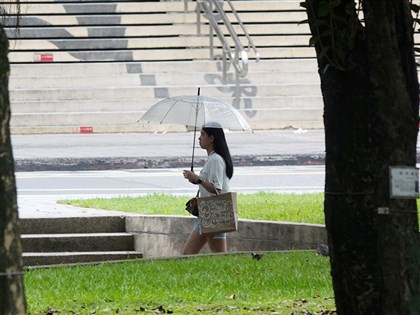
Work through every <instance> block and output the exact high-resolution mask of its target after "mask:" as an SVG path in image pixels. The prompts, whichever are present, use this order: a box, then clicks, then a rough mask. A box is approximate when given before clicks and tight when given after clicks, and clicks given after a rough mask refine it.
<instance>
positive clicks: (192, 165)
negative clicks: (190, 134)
mask: <svg viewBox="0 0 420 315" xmlns="http://www.w3.org/2000/svg"><path fill="white" fill-rule="evenodd" d="M199 95H200V88H198V91H197V96H199ZM197 102H198V99H197ZM197 111H198V106H197V108H196V114H195V124H194V138H193V151H192V161H191V172H193V171H194V149H195V135H196V134H197V115H198V114H197Z"/></svg>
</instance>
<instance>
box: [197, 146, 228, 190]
mask: <svg viewBox="0 0 420 315" xmlns="http://www.w3.org/2000/svg"><path fill="white" fill-rule="evenodd" d="M200 177H201V178H202V179H203V180H207V181H209V182H211V183H212V184H213V185H214V187H215V188H217V189H220V190H221V192H223V193H225V192H228V191H230V185H229V184H230V180H229V177H227V175H226V163H225V160H223V158H222V157H221V156H220V155H219V154H217V153H215V152H212V153H210V155H209V157H208V159H207V161H206V163H205V164H204V166H203V168H202V170H201V171H200ZM199 186H200V196H201V197H206V196H211V195H214V194H211V193H209V192H208V191H207V189H205V188H204V187H203V186H202V185H199Z"/></svg>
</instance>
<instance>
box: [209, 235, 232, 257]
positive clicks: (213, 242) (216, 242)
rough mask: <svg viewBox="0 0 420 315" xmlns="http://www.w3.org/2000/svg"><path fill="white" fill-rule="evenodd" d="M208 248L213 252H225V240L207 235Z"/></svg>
mask: <svg viewBox="0 0 420 315" xmlns="http://www.w3.org/2000/svg"><path fill="white" fill-rule="evenodd" d="M207 242H208V243H209V246H210V249H211V251H212V252H213V253H224V252H227V245H226V240H224V239H220V238H213V237H211V236H208V237H207Z"/></svg>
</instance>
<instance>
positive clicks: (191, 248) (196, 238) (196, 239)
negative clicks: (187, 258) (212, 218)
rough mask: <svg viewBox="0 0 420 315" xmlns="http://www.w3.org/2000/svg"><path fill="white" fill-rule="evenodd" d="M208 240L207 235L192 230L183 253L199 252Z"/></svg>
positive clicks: (192, 253)
mask: <svg viewBox="0 0 420 315" xmlns="http://www.w3.org/2000/svg"><path fill="white" fill-rule="evenodd" d="M206 242H207V237H206V236H202V235H200V233H198V232H197V231H192V232H191V234H190V236H188V239H187V241H186V243H185V245H184V249H183V250H182V254H183V255H194V254H198V253H199V252H200V250H201V249H202V248H203V247H204V245H205V244H206Z"/></svg>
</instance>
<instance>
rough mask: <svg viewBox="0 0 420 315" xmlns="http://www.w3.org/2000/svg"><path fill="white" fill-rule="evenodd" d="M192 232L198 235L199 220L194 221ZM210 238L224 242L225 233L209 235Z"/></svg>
mask: <svg viewBox="0 0 420 315" xmlns="http://www.w3.org/2000/svg"><path fill="white" fill-rule="evenodd" d="M194 231H196V232H198V233H200V218H196V219H195V224H194ZM211 237H212V238H214V239H217V240H225V239H226V233H214V234H212V235H211Z"/></svg>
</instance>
